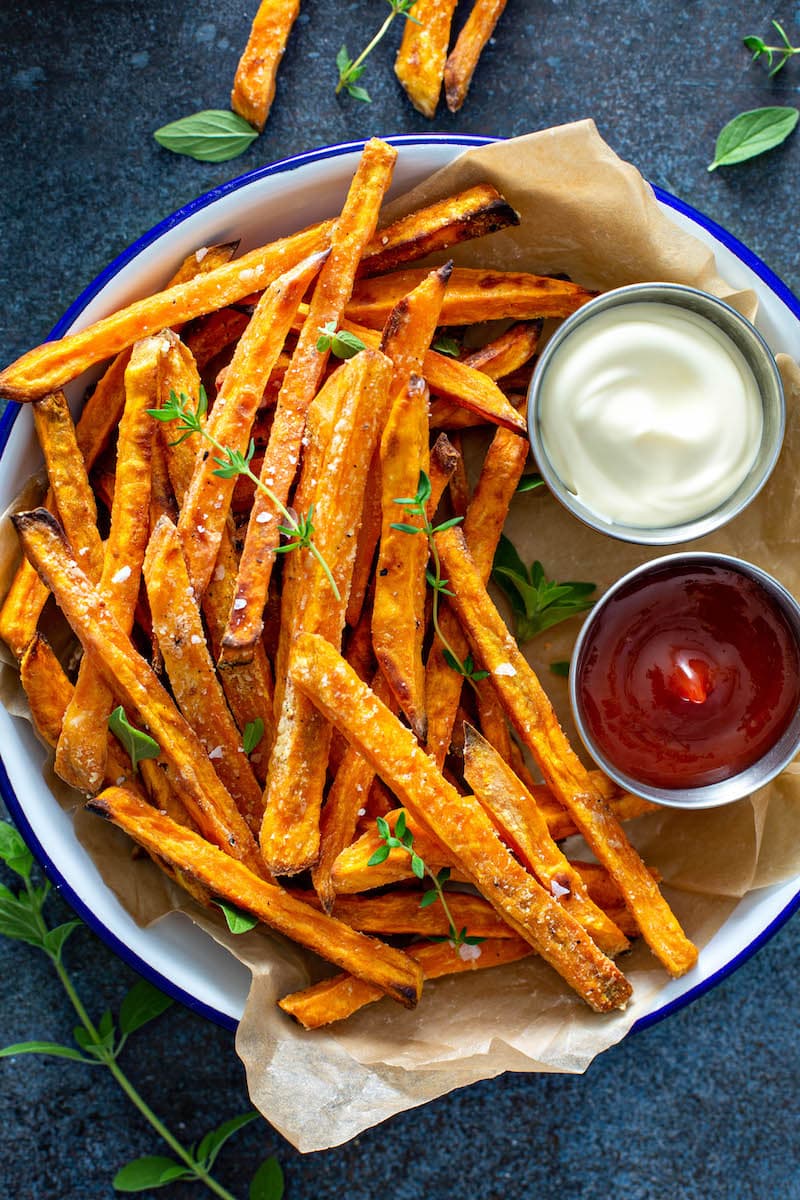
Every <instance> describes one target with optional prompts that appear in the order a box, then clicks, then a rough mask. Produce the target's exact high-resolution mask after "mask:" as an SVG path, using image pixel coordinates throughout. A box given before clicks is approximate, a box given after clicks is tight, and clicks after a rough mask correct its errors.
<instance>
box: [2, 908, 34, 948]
mask: <svg viewBox="0 0 800 1200" xmlns="http://www.w3.org/2000/svg"><path fill="white" fill-rule="evenodd" d="M0 933H1V934H3V935H4V936H5V937H9V938H13V939H14V941H17V942H27V943H28V945H30V946H36V947H37V949H40V950H41V949H42V948H43V946H44V942H43V935H42V930H41V926H40V924H39V921H38V920H37V916H36V913H35V912H34V910H33V908H32V907H31V904H30V901H29V899H28V897H27V896H25V895H23V896H18V897H17V896H12V897H11V899H10V900H7V899H6V898H5V897H0Z"/></svg>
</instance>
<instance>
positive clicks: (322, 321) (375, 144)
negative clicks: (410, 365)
mask: <svg viewBox="0 0 800 1200" xmlns="http://www.w3.org/2000/svg"><path fill="white" fill-rule="evenodd" d="M396 158H397V151H396V150H395V149H393V147H391V146H389V145H388V144H387V143H386V142H381V141H379V140H378V139H377V138H372V139H371V140H370V141H368V142H367V143H366V145H365V147H364V151H363V153H362V155H361V161H360V163H359V166H358V169H357V171H356V173H355V176H354V177H353V181H352V183H351V185H350V189H349V191H348V193H347V198H346V200H345V203H344V207H343V208H342V212H341V215H340V217H339V218H338V220H337V221H336V224H335V227H334V230H333V233H332V235H331V242H330V255H329V257H328V259H327V261H326V262H325V265H324V266H323V268H322V270H321V271H320V274H319V277H318V279H317V282H316V286H315V288H314V294H313V297H312V299H311V303H310V304H309V310H308V316H307V318H306V320H305V323H304V325H303V329H302V332H301V333H300V337H299V338H298V341H297V346H296V347H295V350H294V354H293V355H292V361H291V363H290V365H289V369H288V370H287V372H286V376H285V378H284V381H283V385H282V387H281V390H280V394H279V396H278V404H277V407H276V410H275V420H274V422H273V425H272V430H271V431H270V437H269V442H268V444H267V449H266V452H265V454H264V462H263V465H262V468H261V474H260V479H261V482H262V483H263V484H265V485H267V486H269V488H270V489H271V490H272V493H273V495H274V496H275V497H277V499H278V500H279V501H280V502H281V504H284V505H285V504H286V503H287V501H288V498H289V491H290V489H291V486H292V484H293V482H294V478H295V475H296V473H297V463H298V461H299V459H300V452H301V448H302V438H303V431H304V429H305V423H306V413H307V412H308V406H309V404H310V403H311V401H312V400H313V399H314V396H315V394H316V392H317V390H318V388H319V384H320V381H321V379H322V375H323V372H324V370H325V367H326V365H327V362H328V357H329V351H327V350H326V351H320V350H318V349H317V342H318V341H319V337H320V331H321V329H322V328H324V327H330V325H331V323H332V324H333V326H334V328H338V326H339V322H340V319H341V315H342V312H343V311H344V306H345V304H346V303H347V301H348V299H349V298H350V294H351V292H352V288H353V280H354V279H355V273H356V269H357V267H358V264H359V262H360V260H361V255H362V254H363V252H364V249H365V247H366V246H367V244H368V243H369V241H370V239H371V238H372V235H373V234H374V232H375V227H376V225H377V223H378V213H379V211H380V206H381V203H382V201H383V197H384V195H385V193H386V190H387V188H388V187H389V184H390V182H391V178H392V171H393V169H394V163H395V160H396ZM281 523H282V521H281V513H280V511H279V508H278V507H277V506H276V505H275V504H274V503H273V501H272V500H271V499H269V497H268V496H267V495H265V494H264V493H263V492H260V491H259V492H257V493H256V496H255V500H254V503H253V508H252V510H251V513H250V520H249V522H248V525H247V535H246V537H245V544H244V548H243V550H242V557H241V561H240V563H239V577H238V580H237V584H236V598H235V600H234V602H233V605H232V607H231V611H230V614H229V616H228V626H227V629H226V632H225V635H224V637H223V639H222V644H223V647H224V650H225V655H226V660H227V661H228V662H230V663H233V662H247V661H248V659H249V658H251V657H252V653H253V647H254V646H255V644H256V641H257V640H258V638H259V637H260V636H261V630H262V627H263V612H264V605H265V603H266V599H267V591H268V589H269V580H270V574H271V572H272V567H273V564H274V561H275V552H276V550H277V549H278V544H279V541H280V536H281V535H280V532H279V525H280V524H281ZM242 601H244V603H242Z"/></svg>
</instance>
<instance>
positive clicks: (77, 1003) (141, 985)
mask: <svg viewBox="0 0 800 1200" xmlns="http://www.w3.org/2000/svg"><path fill="white" fill-rule="evenodd" d="M0 860H2V862H4V863H5V865H6V866H7V867H8V868H9V869H10V870H11V871H13V872H14V873H15V874H16V875H17V876H19V878H20V879H21V880H22V888H21V890H20V891H19V892H17V893H14V892H12V891H11V889H10V888H7V887H5V886H4V885H2V884H0V934H4V935H5V936H6V937H8V938H12V939H14V940H15V941H19V942H26V943H27V944H28V945H29V946H34V947H35V948H36V949H37V950H41V951H42V953H43V954H45V955H46V956H47V958H48V959H49V960H50V963H51V965H52V967H53V969H54V970H55V972H56V975H57V976H58V978H59V981H60V982H61V984H62V986H63V988H64V991H65V992H66V994H67V997H68V998H69V1001H70V1004H71V1005H72V1007H73V1009H74V1010H75V1013H76V1015H77V1017H78V1022H79V1024H78V1025H76V1027H75V1029H74V1030H73V1038H74V1045H71V1046H70V1045H63V1044H62V1043H60V1042H51V1041H31V1042H18V1043H17V1044H15V1045H13V1046H6V1047H5V1048H4V1049H2V1050H0V1058H17V1057H19V1056H20V1055H23V1054H44V1055H49V1056H52V1057H54V1058H65V1059H70V1060H71V1061H72V1062H77V1063H82V1064H83V1065H84V1066H88V1067H98V1066H100V1067H105V1068H106V1069H107V1070H108V1071H109V1072H110V1073H111V1075H112V1076H113V1077H114V1079H115V1080H116V1082H117V1083H118V1084H119V1086H120V1087H121V1088H122V1091H123V1092H124V1093H125V1095H126V1096H127V1097H128V1099H129V1100H130V1101H131V1103H132V1104H133V1105H134V1106H135V1107H136V1108H137V1109H138V1110H139V1112H140V1113H141V1115H142V1116H143V1117H144V1118H145V1120H146V1121H147V1122H148V1123H149V1124H150V1125H151V1126H152V1127H153V1129H154V1130H155V1131H156V1133H157V1134H158V1135H159V1137H161V1138H162V1139H163V1141H165V1142H166V1143H167V1145H168V1146H169V1148H170V1150H171V1151H172V1153H173V1155H174V1156H175V1157H169V1156H168V1155H161V1154H158V1155H147V1156H145V1157H144V1158H137V1159H134V1160H133V1161H132V1162H129V1163H127V1164H126V1165H125V1166H123V1167H121V1168H120V1169H119V1170H118V1171H117V1173H116V1175H115V1176H114V1179H113V1181H112V1182H113V1186H114V1188H115V1189H116V1190H117V1191H118V1192H143V1191H149V1190H151V1189H153V1188H160V1187H164V1186H165V1185H166V1184H169V1183H176V1182H178V1181H185V1180H193V1181H194V1182H196V1183H201V1184H203V1186H204V1187H206V1188H208V1190H209V1191H210V1192H213V1194H214V1195H215V1196H219V1197H221V1200H236V1198H235V1197H234V1196H233V1195H232V1194H231V1192H229V1191H228V1190H227V1189H226V1188H224V1187H223V1186H222V1184H220V1183H218V1182H217V1180H216V1179H214V1177H213V1176H212V1175H211V1169H212V1167H213V1166H214V1163H215V1162H216V1159H217V1156H218V1154H219V1152H220V1151H221V1149H222V1147H223V1146H224V1145H225V1143H226V1142H227V1141H228V1139H229V1138H231V1137H232V1136H233V1135H234V1134H235V1133H236V1132H237V1131H238V1130H240V1129H243V1128H244V1126H245V1125H249V1124H250V1122H251V1121H255V1120H257V1119H258V1113H257V1112H254V1111H250V1112H246V1113H242V1114H241V1116H238V1117H234V1118H232V1120H230V1121H224V1122H223V1123H222V1124H221V1125H218V1126H217V1127H216V1129H212V1130H211V1131H210V1132H209V1133H207V1134H206V1135H205V1136H204V1137H203V1138H202V1139H201V1141H200V1142H199V1143H198V1144H197V1145H196V1146H192V1147H190V1148H188V1149H187V1147H185V1146H183V1145H182V1143H181V1142H179V1141H178V1139H177V1138H176V1137H175V1135H174V1134H173V1133H172V1132H171V1131H170V1130H169V1129H168V1128H167V1126H166V1125H165V1124H164V1122H163V1121H162V1120H161V1118H160V1117H158V1116H157V1115H156V1114H155V1113H154V1112H153V1110H152V1109H151V1108H150V1106H149V1105H148V1104H147V1102H146V1101H145V1100H144V1098H143V1097H142V1096H141V1095H140V1094H139V1092H138V1091H137V1090H136V1088H135V1087H134V1086H133V1084H132V1083H131V1081H130V1080H129V1079H128V1077H127V1075H126V1074H125V1072H124V1071H123V1070H122V1067H121V1066H120V1065H119V1061H118V1060H119V1058H120V1055H121V1054H122V1052H123V1050H124V1048H125V1046H126V1044H127V1042H128V1039H129V1038H130V1037H131V1035H132V1034H134V1033H136V1032H137V1031H138V1030H140V1029H142V1028H143V1027H144V1026H145V1025H147V1024H148V1023H149V1022H150V1021H153V1020H155V1018H156V1017H159V1016H161V1015H162V1013H164V1012H166V1010H167V1009H168V1008H169V1007H170V1005H171V1004H172V1000H171V999H170V998H169V997H168V996H165V995H164V994H163V993H162V992H160V991H159V990H158V988H155V987H153V985H152V984H150V983H147V982H146V981H145V980H143V979H141V980H139V982H138V983H135V984H134V985H133V987H132V988H131V989H130V991H129V992H128V993H127V995H126V996H125V997H124V999H123V1001H122V1004H121V1006H120V1010H119V1015H118V1017H117V1019H116V1020H115V1018H114V1016H113V1014H112V1012H111V1010H110V1009H106V1011H105V1012H104V1013H103V1014H102V1016H101V1017H100V1019H99V1021H96V1022H95V1021H94V1020H93V1019H92V1018H91V1017H90V1016H89V1013H88V1011H87V1009H86V1007H85V1005H84V1003H83V1001H82V999H81V998H80V996H79V995H78V992H77V990H76V988H75V985H74V983H73V982H72V979H71V977H70V975H69V973H68V971H67V968H66V966H65V965H64V948H65V946H66V944H67V941H68V939H69V937H70V936H71V935H72V934H73V933H74V932H75V930H76V929H78V928H80V926H81V922H80V921H78V920H71V921H66V922H64V923H63V924H61V925H56V926H53V927H50V926H49V925H48V924H47V922H46V921H45V918H44V913H43V910H44V906H45V903H46V901H47V898H48V896H49V893H50V884H49V883H48V882H47V881H46V880H45V882H44V883H43V884H42V885H41V886H38V885H37V884H35V883H34V882H33V878H32V874H33V858H32V856H31V853H30V851H29V850H28V848H27V846H26V845H25V843H24V841H23V840H22V838H21V837H20V835H19V834H18V833H17V831H16V830H15V829H14V828H13V827H12V826H11V825H9V824H8V823H7V822H0ZM282 1195H283V1175H282V1172H281V1168H280V1166H279V1164H278V1162H277V1161H276V1160H275V1159H274V1158H269V1159H267V1160H266V1162H264V1163H262V1164H261V1166H260V1167H259V1169H258V1171H257V1172H256V1175H255V1176H254V1178H253V1180H252V1183H251V1185H250V1191H249V1200H281V1197H282Z"/></svg>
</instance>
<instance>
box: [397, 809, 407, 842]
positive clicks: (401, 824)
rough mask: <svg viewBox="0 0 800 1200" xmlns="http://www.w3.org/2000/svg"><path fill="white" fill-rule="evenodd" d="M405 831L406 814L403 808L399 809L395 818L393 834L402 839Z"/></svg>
mask: <svg viewBox="0 0 800 1200" xmlns="http://www.w3.org/2000/svg"><path fill="white" fill-rule="evenodd" d="M405 832H406V814H405V811H404V810H403V809H401V810H400V816H399V817H398V818H397V822H396V824H395V827H394V835H395V837H399V838H400V839H401V840H402V837H403V835H404V833H405Z"/></svg>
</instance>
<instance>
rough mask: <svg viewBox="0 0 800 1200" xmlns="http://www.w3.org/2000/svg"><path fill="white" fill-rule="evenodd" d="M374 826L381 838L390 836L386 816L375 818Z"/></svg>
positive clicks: (390, 832)
mask: <svg viewBox="0 0 800 1200" xmlns="http://www.w3.org/2000/svg"><path fill="white" fill-rule="evenodd" d="M375 828H376V829H377V830H378V833H379V834H380V835H381V837H382V838H388V837H391V834H392V831H391V829H390V828H389V822H388V821H387V820H386V817H377V818H376V820H375Z"/></svg>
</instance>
